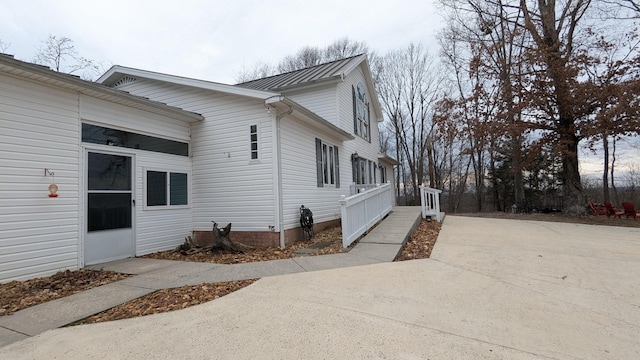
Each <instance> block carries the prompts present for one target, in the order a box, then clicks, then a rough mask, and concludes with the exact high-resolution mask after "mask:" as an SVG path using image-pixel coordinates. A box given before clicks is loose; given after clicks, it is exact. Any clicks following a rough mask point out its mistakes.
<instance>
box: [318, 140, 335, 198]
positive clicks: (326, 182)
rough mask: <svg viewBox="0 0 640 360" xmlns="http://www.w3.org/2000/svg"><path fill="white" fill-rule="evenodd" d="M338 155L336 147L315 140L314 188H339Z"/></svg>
mask: <svg viewBox="0 0 640 360" xmlns="http://www.w3.org/2000/svg"><path fill="white" fill-rule="evenodd" d="M339 159H340V154H339V150H338V146H337V145H333V144H330V143H326V142H323V141H322V140H320V139H319V138H316V180H317V181H316V186H317V187H319V188H320V187H332V188H336V189H339V188H340V160H339Z"/></svg>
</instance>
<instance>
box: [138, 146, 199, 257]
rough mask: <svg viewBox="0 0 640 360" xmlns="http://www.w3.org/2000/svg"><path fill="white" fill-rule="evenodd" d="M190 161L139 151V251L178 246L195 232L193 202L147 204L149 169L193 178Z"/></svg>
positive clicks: (149, 251)
mask: <svg viewBox="0 0 640 360" xmlns="http://www.w3.org/2000/svg"><path fill="white" fill-rule="evenodd" d="M190 162H191V161H190V159H189V158H188V157H185V156H178V155H169V154H161V153H154V152H149V151H139V150H138V151H136V189H138V191H137V192H136V207H135V219H136V228H135V230H136V255H138V256H139V255H145V254H149V253H152V252H156V251H162V250H171V249H175V248H176V247H177V246H178V245H180V244H182V243H183V242H184V238H185V237H187V236H189V235H191V221H192V220H191V218H192V216H193V211H192V209H191V207H190V206H188V205H187V206H177V207H170V206H169V207H166V206H161V207H156V208H154V207H145V206H143V205H144V204H145V192H146V189H145V187H144V182H145V181H144V177H145V176H146V170H154V171H165V172H179V173H186V174H187V179H190V177H191V176H190V175H191V174H190V172H191V170H190V168H191V164H190ZM188 181H189V180H188ZM187 197H188V199H191V198H192V196H191V192H189V191H187ZM167 199H168V198H167ZM189 201H190V200H189ZM138 204H139V205H138Z"/></svg>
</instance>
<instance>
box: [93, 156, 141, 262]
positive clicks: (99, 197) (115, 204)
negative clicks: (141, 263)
mask: <svg viewBox="0 0 640 360" xmlns="http://www.w3.org/2000/svg"><path fill="white" fill-rule="evenodd" d="M86 154H87V155H86V156H87V158H86V162H85V163H86V164H87V167H86V168H87V182H86V183H87V195H86V199H87V207H86V209H87V213H86V224H87V227H86V231H87V232H86V234H85V240H84V263H85V265H92V264H98V263H101V262H106V261H113V260H118V259H124V258H127V257H130V256H134V255H135V247H134V236H133V190H132V189H133V171H132V169H133V164H132V163H133V157H132V156H129V155H121V154H106V153H99V152H94V151H89V152H87V153H86Z"/></svg>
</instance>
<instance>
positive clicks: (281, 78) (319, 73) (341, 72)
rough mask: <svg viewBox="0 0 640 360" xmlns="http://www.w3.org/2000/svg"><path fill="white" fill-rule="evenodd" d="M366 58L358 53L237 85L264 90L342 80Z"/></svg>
mask: <svg viewBox="0 0 640 360" xmlns="http://www.w3.org/2000/svg"><path fill="white" fill-rule="evenodd" d="M365 59H366V55H364V54H361V55H356V56H352V57H349V58H345V59H341V60H336V61H332V62H328V63H325V64H320V65H316V66H311V67H308V68H305V69H301V70H296V71H291V72H288V73H284V74H279V75H274V76H269V77H266V78H262V79H257V80H252V81H248V82H245V83H240V84H237V85H236V86H241V87H244V88H249V89H255V90H263V91H266V90H269V91H277V90H283V89H288V88H294V87H298V86H302V85H311V84H317V83H321V82H324V81H330V80H333V79H339V80H341V79H342V77H343V76H345V75H346V74H347V73H348V72H350V71H351V70H353V69H354V68H355V67H356V66H358V65H359V64H360V63H361V62H362V61H364V60H365Z"/></svg>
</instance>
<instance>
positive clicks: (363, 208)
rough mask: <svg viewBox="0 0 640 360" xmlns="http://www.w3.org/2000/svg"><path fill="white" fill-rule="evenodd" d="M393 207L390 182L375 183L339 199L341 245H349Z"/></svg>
mask: <svg viewBox="0 0 640 360" xmlns="http://www.w3.org/2000/svg"><path fill="white" fill-rule="evenodd" d="M392 208H393V188H392V187H391V184H390V183H386V184H383V185H377V186H376V187H374V188H372V189H369V190H366V191H363V192H361V193H359V194H356V195H351V196H349V197H346V196H344V195H342V197H341V199H340V213H341V215H342V220H341V222H342V247H345V248H346V247H347V246H349V245H350V244H351V243H352V242H354V241H355V240H356V239H357V238H358V237H359V236H360V235H362V234H364V233H365V232H366V231H367V230H369V229H370V228H371V227H372V226H373V225H375V224H376V223H377V222H378V221H380V220H382V218H384V217H385V216H386V215H387V214H389V213H390V212H391V209H392Z"/></svg>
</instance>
